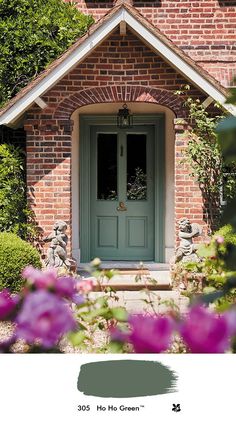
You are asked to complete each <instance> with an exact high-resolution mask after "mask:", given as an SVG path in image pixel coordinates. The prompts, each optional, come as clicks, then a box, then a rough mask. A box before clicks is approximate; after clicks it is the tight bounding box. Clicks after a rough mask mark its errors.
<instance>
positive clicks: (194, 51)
mask: <svg viewBox="0 0 236 421" xmlns="http://www.w3.org/2000/svg"><path fill="white" fill-rule="evenodd" d="M65 1H66V0H65ZM75 3H76V5H77V7H78V8H79V9H80V10H82V11H83V12H84V13H89V14H92V15H93V16H94V17H95V19H99V18H101V17H102V16H103V15H104V14H105V13H107V12H108V11H109V9H111V8H112V7H113V4H114V2H113V1H100V0H96V1H88V0H75ZM133 5H134V7H136V8H137V10H138V11H139V12H140V13H142V14H143V16H145V17H146V19H148V20H150V21H151V22H152V23H153V24H154V26H156V27H157V28H159V29H160V30H161V31H162V32H163V33H164V34H165V35H166V36H168V37H169V38H170V39H171V40H172V41H173V42H174V43H175V44H176V45H177V46H179V47H181V48H182V49H183V50H184V51H185V52H186V53H187V54H188V55H189V56H190V57H192V58H193V59H194V60H195V61H196V62H198V63H199V64H200V65H201V66H202V67H203V68H204V69H206V70H207V71H209V73H210V74H211V75H212V76H214V77H215V78H216V79H217V80H219V81H220V82H221V83H222V84H223V85H224V86H228V85H230V84H231V82H232V78H233V76H234V75H235V74H236V45H235V42H236V35H235V28H236V1H234V0H201V1H192V0H156V1H151V0H150V1H138V0H137V1H135V0H134V1H133Z"/></svg>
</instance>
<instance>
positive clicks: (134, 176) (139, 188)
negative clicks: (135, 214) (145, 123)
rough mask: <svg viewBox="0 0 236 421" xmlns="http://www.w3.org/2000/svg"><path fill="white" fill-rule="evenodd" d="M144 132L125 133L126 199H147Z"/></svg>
mask: <svg viewBox="0 0 236 421" xmlns="http://www.w3.org/2000/svg"><path fill="white" fill-rule="evenodd" d="M146 143H147V142H146V135H145V134H128V135H127V199H128V200H146V199H147V151H146Z"/></svg>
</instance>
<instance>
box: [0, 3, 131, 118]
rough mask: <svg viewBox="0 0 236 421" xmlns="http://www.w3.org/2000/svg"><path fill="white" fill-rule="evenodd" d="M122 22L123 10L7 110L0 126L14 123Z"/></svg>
mask: <svg viewBox="0 0 236 421" xmlns="http://www.w3.org/2000/svg"><path fill="white" fill-rule="evenodd" d="M122 20H124V9H119V10H118V11H117V13H115V14H114V15H113V16H112V18H111V19H110V20H108V21H107V22H106V23H105V24H103V25H101V26H100V28H98V29H97V30H96V31H95V32H94V33H92V34H91V35H90V36H88V38H87V39H86V40H85V41H84V42H82V44H81V45H79V46H78V48H76V50H75V51H73V52H72V53H71V54H70V55H69V56H68V57H67V58H66V59H65V60H63V61H62V62H61V63H60V64H59V65H58V66H57V67H56V68H55V69H54V70H53V71H52V72H51V73H49V75H48V76H46V77H45V78H44V79H43V80H42V81H41V82H39V84H38V85H36V86H35V87H34V88H32V90H31V91H30V92H28V93H27V94H26V95H25V96H24V97H22V98H21V99H19V101H17V102H16V103H15V104H14V105H13V106H12V107H11V108H9V110H7V111H6V112H5V113H4V114H3V115H2V116H1V117H0V125H1V124H9V123H12V122H14V121H15V120H16V119H17V118H19V115H21V114H22V113H23V112H24V111H25V110H27V109H28V108H29V107H30V106H31V105H32V104H33V102H34V101H35V100H36V99H37V98H39V97H40V96H42V95H43V94H44V93H45V92H46V91H47V90H48V89H49V88H51V87H52V86H53V85H55V84H56V83H57V82H58V81H59V80H60V79H61V78H62V77H63V76H65V75H66V74H67V73H68V72H69V71H70V70H71V69H72V68H73V67H74V66H76V65H77V64H78V63H79V62H80V61H81V60H83V59H84V58H85V57H86V56H87V55H88V54H89V53H91V52H92V50H93V49H94V48H96V47H97V46H98V45H99V44H100V43H101V42H102V41H103V40H104V39H105V38H106V37H107V36H108V35H109V34H110V33H111V32H112V31H113V30H114V29H115V28H116V27H117V26H118V25H119V24H120V22H121V21H122Z"/></svg>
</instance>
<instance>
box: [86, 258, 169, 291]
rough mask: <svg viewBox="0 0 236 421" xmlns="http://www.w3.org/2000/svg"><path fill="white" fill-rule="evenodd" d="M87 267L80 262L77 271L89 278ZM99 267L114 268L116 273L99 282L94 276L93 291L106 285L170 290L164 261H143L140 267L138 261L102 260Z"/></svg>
mask: <svg viewBox="0 0 236 421" xmlns="http://www.w3.org/2000/svg"><path fill="white" fill-rule="evenodd" d="M87 267H88V264H80V265H79V267H78V273H79V274H80V275H81V276H83V277H84V278H88V277H89V278H91V274H90V273H89V272H87V271H86V268H87ZM101 269H108V270H109V269H110V270H111V269H114V270H115V271H117V272H118V273H117V274H115V275H114V276H113V278H112V279H110V280H108V279H107V278H104V279H103V280H102V281H101V282H99V283H98V282H96V278H94V281H95V285H94V291H102V290H103V289H104V288H107V287H110V288H112V289H114V290H116V291H141V290H143V289H145V288H146V289H148V290H151V291H170V290H172V286H171V278H170V272H169V265H168V264H166V263H155V262H144V263H143V266H142V267H140V262H138V263H137V262H102V264H101Z"/></svg>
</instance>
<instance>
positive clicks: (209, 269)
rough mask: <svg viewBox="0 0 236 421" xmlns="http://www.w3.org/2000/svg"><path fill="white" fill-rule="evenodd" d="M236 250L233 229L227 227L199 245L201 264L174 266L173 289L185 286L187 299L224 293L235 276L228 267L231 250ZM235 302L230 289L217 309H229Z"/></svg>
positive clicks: (235, 237)
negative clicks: (235, 248)
mask: <svg viewBox="0 0 236 421" xmlns="http://www.w3.org/2000/svg"><path fill="white" fill-rule="evenodd" d="M235 246H236V234H235V232H234V230H233V227H232V226H231V225H229V224H228V225H224V226H223V227H221V228H220V229H219V230H218V231H216V232H215V234H214V235H213V236H212V238H211V240H210V241H209V242H208V243H205V244H200V245H199V248H198V251H197V253H198V255H199V257H201V259H202V261H201V262H199V263H196V262H189V263H183V262H179V263H177V264H176V265H175V267H174V269H173V271H172V279H173V284H174V286H175V287H179V286H184V288H185V289H186V291H187V294H186V295H189V296H191V295H193V294H195V293H198V292H202V291H204V292H206V293H212V292H214V291H216V290H222V289H223V288H224V286H225V284H226V283H227V282H228V280H229V279H230V278H231V277H232V276H235V275H236V271H235V270H231V268H230V264H229V257H230V256H231V249H232V248H233V247H235ZM235 298H236V290H234V289H231V291H230V292H229V293H228V294H227V295H225V297H224V298H221V299H220V300H218V301H217V307H218V309H224V308H227V307H228V306H229V305H230V304H231V303H232V302H234V301H235Z"/></svg>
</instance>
